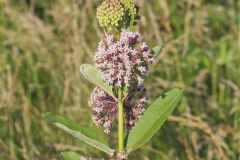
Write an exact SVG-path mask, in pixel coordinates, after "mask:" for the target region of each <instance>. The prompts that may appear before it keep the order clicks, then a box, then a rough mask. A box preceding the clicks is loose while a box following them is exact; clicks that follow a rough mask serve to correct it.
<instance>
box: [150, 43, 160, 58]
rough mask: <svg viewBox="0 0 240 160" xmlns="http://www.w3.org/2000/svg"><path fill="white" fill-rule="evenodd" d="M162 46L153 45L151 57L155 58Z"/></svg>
mask: <svg viewBox="0 0 240 160" xmlns="http://www.w3.org/2000/svg"><path fill="white" fill-rule="evenodd" d="M162 49H163V46H155V47H154V48H153V49H152V50H153V58H156V57H157V56H158V54H159V53H160V52H161V51H162Z"/></svg>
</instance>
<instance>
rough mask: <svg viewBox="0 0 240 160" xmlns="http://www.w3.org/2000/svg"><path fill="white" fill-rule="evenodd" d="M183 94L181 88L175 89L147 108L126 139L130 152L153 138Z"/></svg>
mask: <svg viewBox="0 0 240 160" xmlns="http://www.w3.org/2000/svg"><path fill="white" fill-rule="evenodd" d="M181 94H182V91H181V90H179V89H173V90H171V91H169V92H167V93H166V94H164V95H163V96H161V97H159V98H158V99H157V100H155V101H154V102H153V104H152V105H151V106H149V107H148V108H147V110H146V111H145V112H144V115H143V116H142V117H141V118H140V119H139V120H138V122H137V123H136V125H135V126H134V127H133V128H132V130H130V132H129V134H128V137H127V139H126V149H127V151H128V153H129V152H131V151H133V150H136V149H138V148H139V147H141V146H142V145H143V144H145V143H146V142H147V141H149V140H150V139H151V138H152V136H153V135H154V134H155V133H156V132H157V131H158V130H159V129H160V127H161V126H162V125H163V123H164V122H165V121H166V120H167V117H168V116H169V115H170V114H171V113H172V111H173V110H174V108H175V107H176V105H177V104H178V102H179V101H180V98H181Z"/></svg>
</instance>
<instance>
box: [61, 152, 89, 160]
mask: <svg viewBox="0 0 240 160" xmlns="http://www.w3.org/2000/svg"><path fill="white" fill-rule="evenodd" d="M61 156H62V158H63V160H84V159H85V158H84V157H83V156H80V155H79V154H77V153H75V152H62V153H61Z"/></svg>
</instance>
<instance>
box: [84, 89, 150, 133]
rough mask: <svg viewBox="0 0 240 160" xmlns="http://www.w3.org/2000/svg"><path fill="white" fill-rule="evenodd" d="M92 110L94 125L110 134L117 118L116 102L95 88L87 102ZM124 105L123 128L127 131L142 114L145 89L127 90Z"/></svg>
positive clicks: (145, 99)
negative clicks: (99, 126) (101, 126)
mask: <svg viewBox="0 0 240 160" xmlns="http://www.w3.org/2000/svg"><path fill="white" fill-rule="evenodd" d="M88 103H89V106H90V107H91V108H92V115H93V116H92V118H93V121H94V123H95V124H96V125H100V124H101V125H103V127H104V128H105V130H104V132H106V133H107V134H108V133H110V129H111V128H112V123H113V121H114V119H115V118H116V117H117V101H116V100H115V99H114V98H113V97H111V96H110V95H108V94H107V93H106V92H105V91H103V90H102V89H101V88H99V87H96V88H95V89H94V91H93V93H92V95H91V97H90V99H89V101H88ZM123 103H124V120H125V128H127V129H129V128H130V127H132V126H133V125H134V123H135V121H136V120H137V119H138V118H139V117H140V116H141V115H142V114H143V112H144V110H145V108H144V107H145V105H146V103H147V95H146V89H145V87H144V86H143V85H137V86H135V87H134V88H132V89H130V90H129V93H128V95H127V96H126V98H125V99H124V101H123Z"/></svg>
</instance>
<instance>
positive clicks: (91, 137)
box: [43, 113, 112, 154]
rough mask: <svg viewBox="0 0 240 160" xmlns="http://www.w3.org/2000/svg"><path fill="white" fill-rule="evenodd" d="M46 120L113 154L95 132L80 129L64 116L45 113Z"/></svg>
mask: <svg viewBox="0 0 240 160" xmlns="http://www.w3.org/2000/svg"><path fill="white" fill-rule="evenodd" d="M43 117H44V118H45V119H47V120H48V121H49V122H51V123H53V124H54V125H55V126H57V127H59V128H61V129H63V130H64V131H66V132H67V133H69V134H71V135H72V136H74V137H76V138H78V139H80V140H82V141H84V142H86V143H88V144H89V145H91V146H93V147H95V148H97V149H99V150H101V151H103V152H105V153H107V154H111V153H112V149H111V148H110V147H109V146H108V145H107V144H106V142H105V141H104V140H103V139H101V138H100V137H99V136H98V135H97V134H95V133H94V131H92V130H90V129H88V128H83V127H80V126H79V125H78V124H77V123H76V122H74V121H72V120H70V119H68V118H66V117H62V116H58V115H53V114H52V113H45V114H44V115H43Z"/></svg>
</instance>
